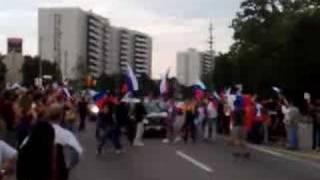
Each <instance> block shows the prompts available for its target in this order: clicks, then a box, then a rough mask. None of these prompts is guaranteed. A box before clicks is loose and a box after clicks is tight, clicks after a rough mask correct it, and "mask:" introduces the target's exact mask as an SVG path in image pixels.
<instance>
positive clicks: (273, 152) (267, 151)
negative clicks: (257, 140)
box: [248, 144, 285, 157]
mask: <svg viewBox="0 0 320 180" xmlns="http://www.w3.org/2000/svg"><path fill="white" fill-rule="evenodd" d="M248 146H249V147H250V148H252V149H255V150H257V151H261V152H265V153H268V154H271V155H274V156H278V157H285V156H284V155H283V154H281V153H278V152H275V151H272V150H268V149H265V148H262V147H258V146H255V145H251V144H248Z"/></svg>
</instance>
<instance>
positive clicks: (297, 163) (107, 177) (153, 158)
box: [71, 125, 320, 180]
mask: <svg viewBox="0 0 320 180" xmlns="http://www.w3.org/2000/svg"><path fill="white" fill-rule="evenodd" d="M79 138H80V141H81V143H82V145H83V147H84V149H85V152H84V155H83V157H82V160H81V162H80V164H79V165H78V166H77V167H76V168H75V169H74V170H73V171H72V172H71V180H127V179H130V180H319V179H320V164H316V163H315V162H310V161H304V160H299V159H295V158H293V157H290V156H286V155H281V154H277V153H272V152H268V151H265V150H264V149H261V148H258V150H256V149H257V148H256V149H252V157H251V158H250V159H235V158H234V157H233V156H232V155H231V149H230V147H228V146H226V145H225V142H224V141H223V140H222V139H221V140H219V141H217V142H216V143H213V144H212V143H202V142H199V143H197V144H187V145H185V144H178V145H166V144H162V143H161V140H160V139H146V140H145V146H144V147H129V146H126V147H125V149H126V152H125V153H123V154H121V155H115V154H114V153H113V152H112V150H111V149H109V150H108V149H107V150H105V152H104V154H103V155H101V156H99V157H98V156H96V154H95V146H96V141H95V139H94V129H93V126H92V125H90V126H89V129H88V130H87V131H86V132H85V133H82V134H79Z"/></svg>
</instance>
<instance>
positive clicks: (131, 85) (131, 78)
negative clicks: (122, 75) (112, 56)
mask: <svg viewBox="0 0 320 180" xmlns="http://www.w3.org/2000/svg"><path fill="white" fill-rule="evenodd" d="M126 83H127V87H128V90H129V91H131V92H133V91H138V90H139V84H138V80H137V77H136V76H135V74H134V72H133V70H132V68H131V67H130V66H129V65H128V64H127V73H126Z"/></svg>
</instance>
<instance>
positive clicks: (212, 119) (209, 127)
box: [204, 99, 218, 140]
mask: <svg viewBox="0 0 320 180" xmlns="http://www.w3.org/2000/svg"><path fill="white" fill-rule="evenodd" d="M206 104H207V106H206V119H207V121H206V124H205V129H204V138H205V139H207V140H209V139H210V140H215V138H216V123H217V118H218V109H217V108H218V106H217V104H216V102H214V100H213V99H207V100H206Z"/></svg>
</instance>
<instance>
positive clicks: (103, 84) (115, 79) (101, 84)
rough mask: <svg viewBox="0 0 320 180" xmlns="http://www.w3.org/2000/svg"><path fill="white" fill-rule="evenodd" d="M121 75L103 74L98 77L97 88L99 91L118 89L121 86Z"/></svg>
mask: <svg viewBox="0 0 320 180" xmlns="http://www.w3.org/2000/svg"><path fill="white" fill-rule="evenodd" d="M120 80H121V75H120V74H114V75H107V74H102V75H101V76H100V77H99V78H98V79H97V84H96V89H97V90H98V91H104V90H110V91H117V90H118V88H119V86H120Z"/></svg>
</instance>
